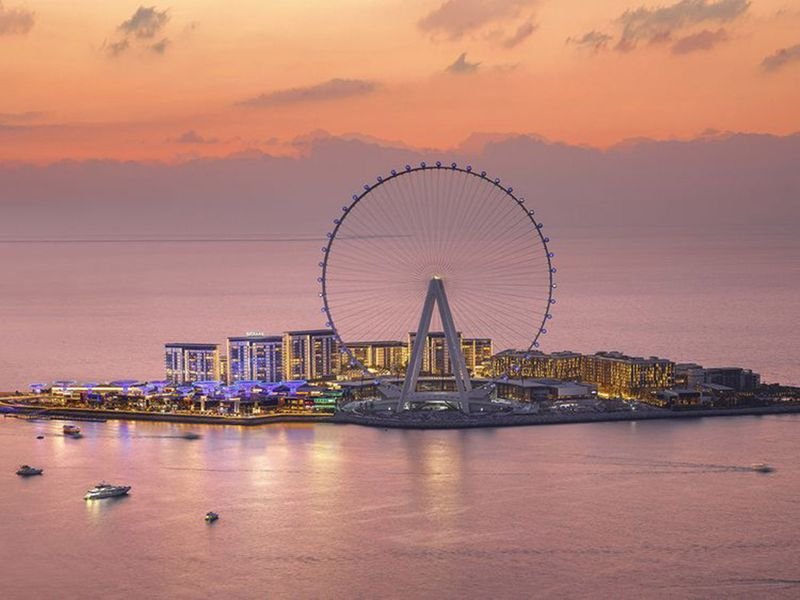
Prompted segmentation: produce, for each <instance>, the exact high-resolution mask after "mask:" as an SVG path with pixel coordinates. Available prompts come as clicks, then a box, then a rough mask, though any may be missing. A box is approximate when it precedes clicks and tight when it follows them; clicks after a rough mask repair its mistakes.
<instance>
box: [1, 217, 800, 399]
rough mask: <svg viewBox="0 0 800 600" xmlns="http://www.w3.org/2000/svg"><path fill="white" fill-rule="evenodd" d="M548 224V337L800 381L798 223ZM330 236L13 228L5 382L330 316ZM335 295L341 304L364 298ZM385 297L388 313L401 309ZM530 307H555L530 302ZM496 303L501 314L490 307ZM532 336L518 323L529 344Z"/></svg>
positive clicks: (4, 387) (5, 263)
mask: <svg viewBox="0 0 800 600" xmlns="http://www.w3.org/2000/svg"><path fill="white" fill-rule="evenodd" d="M550 235H552V236H553V238H554V239H553V241H552V242H551V249H552V250H553V251H554V252H555V255H556V256H555V258H554V259H553V260H554V264H555V265H556V267H557V269H558V272H557V274H556V281H557V285H558V288H557V289H556V290H555V292H556V301H557V303H556V304H555V305H553V306H552V314H553V319H552V320H550V321H548V322H547V331H548V333H547V334H546V335H544V336H542V337H541V338H540V342H541V349H542V350H544V351H546V352H550V351H556V350H574V351H578V352H596V351H598V350H619V351H621V352H625V353H628V354H631V355H636V356H651V355H657V356H661V357H665V358H670V359H672V360H674V361H677V362H697V363H699V364H702V365H704V366H706V367H723V366H742V367H745V368H750V369H753V370H754V371H756V372H758V373H760V374H761V376H762V379H763V380H764V381H768V382H780V383H784V384H794V385H800V353H798V350H799V349H800V319H799V318H798V315H800V238H798V237H797V236H796V235H795V234H794V232H791V231H786V232H783V233H774V232H773V233H768V232H762V231H759V230H755V229H751V230H747V231H729V232H728V231H723V230H721V229H720V228H715V229H713V230H710V231H708V232H705V231H703V230H700V231H696V230H695V231H694V232H693V233H689V232H688V231H684V230H680V229H679V230H674V231H669V230H667V231H665V230H658V229H644V230H618V231H614V230H605V231H602V232H601V231H594V230H592V229H590V228H585V229H575V230H564V231H561V230H556V231H554V232H553V231H551V232H550ZM321 243H322V240H319V239H315V238H314V237H309V236H308V235H306V236H295V237H292V238H291V239H287V238H285V237H274V236H269V235H265V236H253V235H250V236H245V237H242V236H238V237H237V236H236V235H220V234H213V235H212V234H206V235H204V234H202V233H198V234H196V235H191V236H185V237H164V236H161V237H159V236H147V235H138V236H130V235H129V236H127V237H126V236H113V235H107V234H106V235H104V234H102V233H98V234H96V235H94V236H90V235H81V236H74V235H73V236H70V235H66V234H65V235H64V236H61V237H52V236H51V237H47V238H37V237H36V236H31V235H26V236H18V237H11V236H10V235H4V236H3V237H0V391H13V390H26V389H28V386H29V385H30V384H31V383H35V382H51V381H54V380H77V381H94V382H97V381H111V380H121V379H136V380H159V379H163V378H164V349H163V345H164V343H166V342H185V341H188V342H216V343H220V344H224V342H225V339H226V338H227V337H228V336H232V335H242V334H244V333H246V332H251V331H259V332H265V333H271V334H279V333H281V332H282V331H284V330H287V329H308V328H321V327H325V324H326V321H327V319H326V317H325V315H324V314H322V313H321V312H320V307H321V301H320V298H319V295H318V292H319V283H318V282H317V278H318V277H319V275H320V272H319V268H318V266H317V264H318V262H319V260H320V257H321V254H320V245H321ZM476 293H477V294H478V296H481V295H485V294H491V293H492V290H484V289H478V290H476ZM478 301H479V302H480V301H482V300H481V299H479V300H478ZM334 304H335V306H332V310H333V312H334V316H336V315H337V314H347V313H348V311H349V313H350V314H351V315H353V314H355V313H356V312H357V310H358V309H359V307H358V306H355V307H353V306H350V305H348V303H346V302H345V303H336V302H334ZM421 304H422V297H420V307H421ZM412 308H413V307H412ZM378 309H379V312H380V313H381V316H380V318H388V315H391V314H394V313H396V310H395V309H394V307H392V306H386V307H385V308H381V307H378ZM531 310H532V311H538V312H539V313H541V312H542V311H543V310H544V309H543V307H541V306H538V305H536V304H534V303H533V302H532V303H531ZM373 314H376V313H375V312H374V311H373ZM409 314H410V313H409ZM493 318H494V319H497V318H500V317H499V316H497V315H488V316H485V320H487V321H489V322H490V323H491V320H492V319H493ZM512 318H513V317H512ZM456 325H457V326H459V324H458V323H456ZM465 334H466V335H469V331H466V332H465ZM343 335H344V333H343ZM533 335H534V332H532V331H522V330H521V331H519V340H520V342H519V343H520V345H522V344H524V343H530V340H531V339H532V337H533ZM223 347H224V346H223ZM500 349H502V348H497V349H496V350H500Z"/></svg>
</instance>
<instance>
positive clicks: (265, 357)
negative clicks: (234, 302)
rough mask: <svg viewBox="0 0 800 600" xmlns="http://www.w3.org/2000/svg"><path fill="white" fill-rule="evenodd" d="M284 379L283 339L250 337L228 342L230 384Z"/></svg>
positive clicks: (230, 338) (263, 336) (278, 336)
mask: <svg viewBox="0 0 800 600" xmlns="http://www.w3.org/2000/svg"><path fill="white" fill-rule="evenodd" d="M281 379H283V337H282V336H280V335H262V334H248V335H244V336H237V337H229V338H228V383H236V382H237V381H266V382H276V381H281Z"/></svg>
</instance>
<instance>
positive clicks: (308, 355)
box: [282, 329, 339, 380]
mask: <svg viewBox="0 0 800 600" xmlns="http://www.w3.org/2000/svg"><path fill="white" fill-rule="evenodd" d="M282 358H283V378H284V379H285V380H290V379H326V378H329V377H333V376H335V375H336V372H337V371H338V369H339V344H338V343H337V341H336V337H335V335H334V333H333V331H332V330H331V329H312V330H304V331H287V332H285V333H284V334H283V357H282Z"/></svg>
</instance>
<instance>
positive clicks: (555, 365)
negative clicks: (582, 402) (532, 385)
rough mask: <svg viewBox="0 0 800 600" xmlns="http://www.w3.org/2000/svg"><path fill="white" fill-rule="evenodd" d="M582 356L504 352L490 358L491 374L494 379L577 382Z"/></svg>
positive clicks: (568, 352) (572, 353) (580, 371)
mask: <svg viewBox="0 0 800 600" xmlns="http://www.w3.org/2000/svg"><path fill="white" fill-rule="evenodd" d="M582 368H583V355H581V354H578V353H577V352H570V351H564V352H552V353H551V354H545V353H544V352H540V351H538V350H534V351H530V352H525V351H521V350H504V351H503V352H498V353H497V354H496V355H494V356H493V357H492V361H491V369H490V371H491V374H492V375H493V376H494V377H502V376H503V375H508V376H510V377H529V378H533V379H560V380H562V381H578V380H580V379H581V375H582Z"/></svg>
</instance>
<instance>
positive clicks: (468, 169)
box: [467, 165, 472, 173]
mask: <svg viewBox="0 0 800 600" xmlns="http://www.w3.org/2000/svg"><path fill="white" fill-rule="evenodd" d="M467 173H472V165H467Z"/></svg>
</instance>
